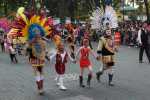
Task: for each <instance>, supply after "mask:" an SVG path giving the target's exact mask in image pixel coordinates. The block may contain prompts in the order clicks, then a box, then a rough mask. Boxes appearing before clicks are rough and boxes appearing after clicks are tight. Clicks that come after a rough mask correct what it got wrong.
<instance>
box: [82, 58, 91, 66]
mask: <svg viewBox="0 0 150 100" xmlns="http://www.w3.org/2000/svg"><path fill="white" fill-rule="evenodd" d="M89 66H91V62H90V60H89V59H80V68H88V67H89Z"/></svg>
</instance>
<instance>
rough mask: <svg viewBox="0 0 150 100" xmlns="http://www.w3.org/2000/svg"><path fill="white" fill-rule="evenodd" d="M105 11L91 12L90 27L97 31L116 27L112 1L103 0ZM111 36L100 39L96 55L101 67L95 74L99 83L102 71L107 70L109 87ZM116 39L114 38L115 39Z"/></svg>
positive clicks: (111, 51)
mask: <svg viewBox="0 0 150 100" xmlns="http://www.w3.org/2000/svg"><path fill="white" fill-rule="evenodd" d="M104 1H105V9H104V11H103V10H102V8H98V7H97V9H96V10H95V11H94V12H93V14H92V15H93V16H92V27H93V28H94V29H97V30H103V31H107V30H111V29H115V28H117V27H118V21H117V15H116V12H115V10H114V9H113V7H112V6H111V5H112V0H104ZM112 35H113V34H111V33H110V34H109V35H106V36H104V37H101V38H100V41H99V48H98V54H101V56H100V59H101V60H102V63H103V67H102V69H101V68H100V71H99V72H97V80H98V81H99V78H100V75H102V73H103V71H104V70H106V69H107V70H109V74H108V75H109V85H112V77H113V69H112V66H114V57H113V56H114V49H115V46H114V40H113V38H112V37H113V36H112ZM115 38H116V37H115ZM117 41H118V40H117Z"/></svg>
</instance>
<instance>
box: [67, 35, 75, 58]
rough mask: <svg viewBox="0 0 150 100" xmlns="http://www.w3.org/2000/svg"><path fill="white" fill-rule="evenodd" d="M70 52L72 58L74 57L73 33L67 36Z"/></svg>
mask: <svg viewBox="0 0 150 100" xmlns="http://www.w3.org/2000/svg"><path fill="white" fill-rule="evenodd" d="M67 42H68V46H69V50H70V54H71V57H72V58H75V39H74V35H73V33H71V34H70V35H69V36H68V38H67Z"/></svg>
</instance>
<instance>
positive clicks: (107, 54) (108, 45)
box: [96, 36, 115, 85]
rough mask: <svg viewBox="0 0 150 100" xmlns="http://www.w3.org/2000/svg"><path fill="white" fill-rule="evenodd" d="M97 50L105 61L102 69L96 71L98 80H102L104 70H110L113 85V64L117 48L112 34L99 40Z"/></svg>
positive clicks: (109, 74) (110, 82)
mask: <svg viewBox="0 0 150 100" xmlns="http://www.w3.org/2000/svg"><path fill="white" fill-rule="evenodd" d="M97 50H98V51H97V53H98V54H99V55H101V56H100V58H99V59H100V60H101V62H102V63H103V66H102V67H101V68H100V71H99V72H97V73H96V75H97V80H98V81H100V76H101V75H102V74H103V72H104V70H108V76H109V85H113V84H112V78H113V66H114V64H115V61H114V54H115V48H114V44H113V40H112V37H111V36H104V37H101V38H100V40H99V44H98V49H97Z"/></svg>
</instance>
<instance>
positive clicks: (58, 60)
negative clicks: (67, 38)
mask: <svg viewBox="0 0 150 100" xmlns="http://www.w3.org/2000/svg"><path fill="white" fill-rule="evenodd" d="M68 58H69V59H70V60H71V61H73V62H74V61H75V60H74V59H73V58H72V57H71V56H70V55H69V53H68V52H67V51H66V50H65V49H64V45H63V44H62V43H60V44H59V45H58V47H57V52H56V53H55V54H53V55H52V56H50V60H51V61H54V62H55V70H56V73H57V77H56V84H57V86H59V89H60V90H67V88H66V87H65V86H64V82H63V77H64V76H63V75H64V74H65V69H66V63H67V62H68Z"/></svg>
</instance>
